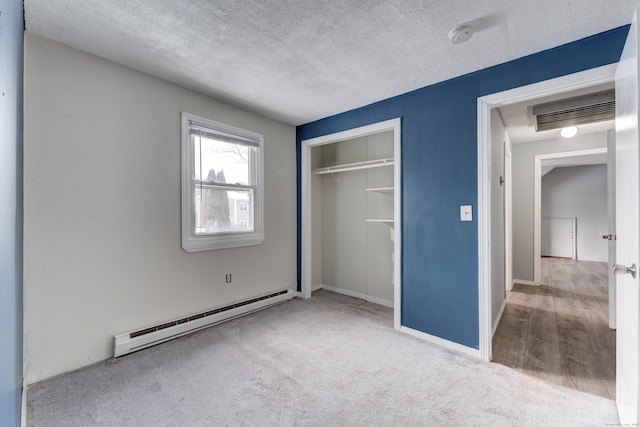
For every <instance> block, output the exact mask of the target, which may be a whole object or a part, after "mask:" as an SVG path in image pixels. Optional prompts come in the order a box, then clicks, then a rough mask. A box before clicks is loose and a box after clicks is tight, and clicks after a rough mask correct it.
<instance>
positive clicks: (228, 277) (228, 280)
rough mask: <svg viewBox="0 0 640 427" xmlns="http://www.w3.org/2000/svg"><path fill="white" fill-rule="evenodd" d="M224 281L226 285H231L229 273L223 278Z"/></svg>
mask: <svg viewBox="0 0 640 427" xmlns="http://www.w3.org/2000/svg"><path fill="white" fill-rule="evenodd" d="M224 279H225V280H226V282H227V283H231V273H229V274H227V275H226V276H224Z"/></svg>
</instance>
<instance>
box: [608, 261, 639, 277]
mask: <svg viewBox="0 0 640 427" xmlns="http://www.w3.org/2000/svg"><path fill="white" fill-rule="evenodd" d="M613 272H614V273H615V274H630V275H631V277H633V278H634V279H635V278H636V265H635V264H632V265H631V267H627V266H626V265H620V264H616V265H614V266H613Z"/></svg>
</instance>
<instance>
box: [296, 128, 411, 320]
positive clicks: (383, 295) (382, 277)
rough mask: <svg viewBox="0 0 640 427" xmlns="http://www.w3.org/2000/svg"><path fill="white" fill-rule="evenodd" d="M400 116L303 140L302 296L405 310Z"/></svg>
mask: <svg viewBox="0 0 640 427" xmlns="http://www.w3.org/2000/svg"><path fill="white" fill-rule="evenodd" d="M400 128H401V121H400V119H399V118H397V119H392V120H387V121H384V122H380V123H375V124H371V125H368V126H363V127H360V128H355V129H350V130H347V131H343V132H338V133H334V134H330V135H325V136H321V137H317V138H313V139H309V140H305V141H302V144H301V157H302V162H301V166H302V169H301V173H302V177H301V178H302V201H301V202H302V271H301V273H302V274H301V292H300V293H301V296H302V297H303V298H310V297H311V292H312V291H314V290H316V289H321V288H324V289H327V290H329V291H333V292H337V293H341V294H345V295H349V296H352V297H356V298H361V299H363V300H366V301H369V302H372V303H376V304H380V305H383V306H387V307H391V308H393V313H394V315H393V318H394V328H395V329H399V328H400V319H401V317H400V310H401V277H402V276H401V271H400V270H401V264H400V260H401V256H400V252H401V233H400V230H401V206H400V200H401V188H400V185H401V180H400V170H401V169H400V160H401V159H400V140H401V136H400V132H401V130H400Z"/></svg>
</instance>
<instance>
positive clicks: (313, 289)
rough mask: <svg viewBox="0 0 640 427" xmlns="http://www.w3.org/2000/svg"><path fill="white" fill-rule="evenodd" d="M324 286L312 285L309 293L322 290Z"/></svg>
mask: <svg viewBox="0 0 640 427" xmlns="http://www.w3.org/2000/svg"><path fill="white" fill-rule="evenodd" d="M323 288H324V285H314V286H312V287H311V292H313V291H317V290H318V289H323Z"/></svg>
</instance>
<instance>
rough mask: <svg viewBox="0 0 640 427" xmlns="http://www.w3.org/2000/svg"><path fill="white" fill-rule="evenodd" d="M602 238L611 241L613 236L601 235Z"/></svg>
mask: <svg viewBox="0 0 640 427" xmlns="http://www.w3.org/2000/svg"><path fill="white" fill-rule="evenodd" d="M602 238H603V239H604V240H612V239H613V236H612V235H611V234H603V235H602Z"/></svg>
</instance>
